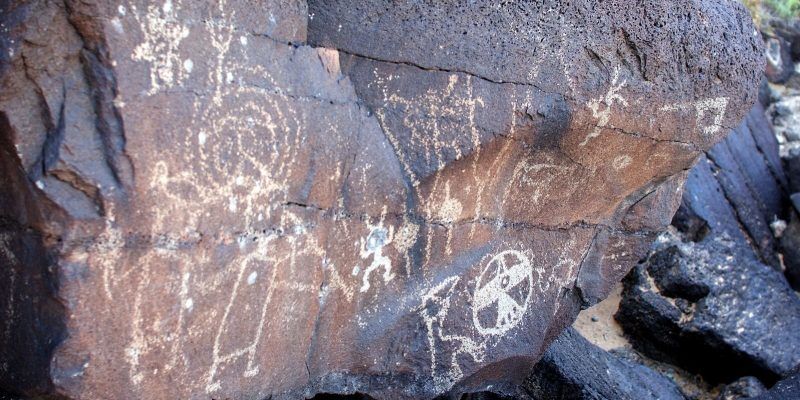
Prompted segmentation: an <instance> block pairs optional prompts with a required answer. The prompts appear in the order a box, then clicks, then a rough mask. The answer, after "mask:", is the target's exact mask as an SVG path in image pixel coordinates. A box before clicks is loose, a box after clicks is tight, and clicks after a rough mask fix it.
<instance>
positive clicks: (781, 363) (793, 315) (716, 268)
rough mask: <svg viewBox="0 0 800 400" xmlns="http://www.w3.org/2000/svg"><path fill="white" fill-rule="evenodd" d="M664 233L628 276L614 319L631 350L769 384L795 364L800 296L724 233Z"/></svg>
mask: <svg viewBox="0 0 800 400" xmlns="http://www.w3.org/2000/svg"><path fill="white" fill-rule="evenodd" d="M679 235H680V234H679V233H671V234H665V235H664V236H662V237H661V238H660V239H659V242H658V244H657V246H656V250H655V251H654V253H653V254H652V255H651V256H650V257H649V258H648V259H647V261H646V262H644V263H643V264H642V265H639V266H638V267H636V268H635V269H634V270H633V271H632V272H631V274H630V275H629V276H628V277H626V278H625V281H624V282H625V288H624V290H623V298H622V302H621V304H620V309H619V311H618V313H617V315H616V318H617V320H618V321H619V322H620V324H622V326H623V328H624V329H625V332H626V335H628V336H629V339H630V340H631V342H632V343H633V345H634V347H635V348H636V349H637V350H639V351H641V352H643V353H645V354H647V355H649V356H651V357H653V358H656V359H658V360H663V361H667V362H671V363H674V364H676V365H678V366H681V367H682V368H684V369H686V370H689V371H693V372H698V373H701V374H703V375H704V376H705V377H707V378H708V379H710V380H712V381H717V382H720V381H722V382H725V381H731V380H734V379H736V378H738V377H740V376H747V375H751V376H756V377H758V378H759V379H761V380H762V381H764V382H767V383H773V382H775V381H776V380H777V379H778V378H779V377H780V376H782V375H783V374H785V373H787V372H788V371H790V370H791V369H792V368H794V366H795V365H797V364H798V363H800V353H798V352H796V351H787V350H788V349H797V348H800V298H798V296H797V295H796V293H795V292H794V291H793V290H792V289H791V288H790V287H789V285H788V284H787V283H786V281H785V279H784V278H783V276H782V274H781V273H780V272H778V271H776V270H774V269H772V268H770V267H768V266H766V265H764V264H762V263H761V262H759V261H758V260H757V259H756V258H755V257H754V256H753V255H752V254H751V253H749V252H747V251H743V250H742V249H740V248H739V246H738V245H737V244H736V242H734V241H733V240H731V239H728V238H726V237H725V236H726V235H724V234H722V235H720V236H716V237H714V238H713V239H711V240H708V239H707V240H705V241H703V242H701V243H695V242H691V241H688V240H685V239H684V238H681V237H680V236H679Z"/></svg>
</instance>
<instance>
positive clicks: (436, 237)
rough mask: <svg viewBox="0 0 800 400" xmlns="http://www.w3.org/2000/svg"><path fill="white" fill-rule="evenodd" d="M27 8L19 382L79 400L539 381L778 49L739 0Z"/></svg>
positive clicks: (10, 185)
mask: <svg viewBox="0 0 800 400" xmlns="http://www.w3.org/2000/svg"><path fill="white" fill-rule="evenodd" d="M3 7H4V9H3V12H2V13H0V22H1V23H2V27H3V28H2V30H0V43H3V46H2V50H3V51H2V52H1V53H0V187H2V190H0V263H1V264H2V266H3V268H0V287H3V288H8V290H7V291H5V293H3V294H4V295H3V296H0V310H2V312H3V313H4V314H3V318H0V366H2V371H3V374H0V388H3V389H7V390H11V391H14V392H17V393H22V394H26V395H43V396H48V395H58V396H62V397H65V398H72V399H95V398H120V399H126V398H154V399H155V398H209V397H213V398H228V397H229V398H267V397H271V398H275V399H278V398H299V397H309V398H310V397H313V396H314V395H316V394H317V393H329V394H348V393H362V394H364V395H369V396H373V397H375V398H420V397H422V398H429V397H434V396H437V395H441V394H445V393H448V394H450V395H454V396H456V395H458V394H459V393H462V392H478V391H482V390H485V389H486V388H487V387H488V386H493V385H502V384H505V383H507V382H517V383H519V382H521V381H522V380H523V379H524V378H525V377H526V376H527V375H528V372H529V370H530V368H531V367H532V366H533V365H534V364H535V362H536V361H537V360H538V359H539V358H540V356H541V355H542V353H543V352H544V350H545V349H546V347H547V345H548V344H549V343H550V342H551V341H552V340H553V339H555V338H556V337H557V336H558V335H559V333H560V332H561V331H562V330H563V329H564V328H565V327H567V326H569V325H570V323H571V322H572V320H573V319H574V318H575V315H576V313H577V312H578V309H579V308H580V307H581V306H585V305H588V304H592V303H593V302H596V301H598V300H599V299H602V298H603V297H605V296H606V295H607V294H608V292H609V291H610V290H611V287H612V286H613V285H614V283H615V282H617V281H618V280H619V279H621V278H622V277H623V276H624V275H625V274H626V273H627V271H628V270H629V268H630V267H631V266H632V265H633V264H634V263H635V262H636V261H637V260H639V259H640V258H641V257H642V256H643V255H644V254H646V251H647V249H648V246H649V242H650V240H651V239H652V238H653V237H654V235H655V234H656V233H657V232H659V231H660V230H661V229H662V228H663V227H664V226H665V225H666V224H667V222H668V221H669V218H670V216H671V215H672V214H673V212H674V210H675V209H676V208H677V206H678V203H679V199H680V196H681V192H680V187H681V184H682V181H683V179H684V178H685V171H686V170H687V169H688V168H689V166H690V165H691V164H692V162H693V161H694V160H695V159H696V157H697V156H698V155H699V154H701V152H702V151H703V150H705V149H707V148H708V147H710V146H711V145H713V144H714V143H716V142H717V141H719V140H720V139H721V138H722V137H723V136H724V135H726V134H727V132H728V130H729V129H730V128H732V127H734V126H736V125H737V124H738V123H739V121H740V119H741V118H742V117H743V116H744V114H745V113H746V112H747V110H748V109H750V107H751V104H752V103H753V102H754V101H755V99H756V96H757V90H756V89H757V85H758V82H759V80H760V75H761V71H759V68H758V67H757V66H758V65H759V64H758V60H759V57H760V56H761V54H762V53H763V52H762V48H761V42H760V39H759V38H758V37H757V36H754V35H753V26H752V23H751V20H750V17H749V15H748V14H747V11H746V10H745V9H744V7H742V6H741V5H740V4H739V3H737V2H729V1H721V0H679V1H673V2H663V1H658V0H649V1H644V2H640V3H637V4H635V5H633V4H629V3H628V2H615V1H606V2H594V1H572V2H562V3H553V4H550V3H535V2H533V3H531V2H518V3H515V4H513V5H508V6H507V7H498V6H497V4H496V3H493V2H488V1H478V2H473V3H471V4H470V5H469V6H466V5H464V4H463V3H457V2H428V3H416V2H407V3H395V2H391V3H389V2H387V3H381V2H367V3H364V2H360V1H337V2H326V1H311V2H309V3H306V2H304V1H300V0H280V1H278V0H259V1H244V0H222V1H217V2H206V1H187V0H167V1H164V2H160V3H154V2H149V1H143V0H134V1H125V2H122V1H114V0H108V1H99V0H83V1H77V0H66V1H65V2H64V3H61V2H45V1H32V2H12V3H11V4H10V5H8V6H5V5H4V6H3ZM754 226H760V225H758V224H756V225H754ZM769 245H770V243H767V244H765V246H769ZM765 248H766V247H765Z"/></svg>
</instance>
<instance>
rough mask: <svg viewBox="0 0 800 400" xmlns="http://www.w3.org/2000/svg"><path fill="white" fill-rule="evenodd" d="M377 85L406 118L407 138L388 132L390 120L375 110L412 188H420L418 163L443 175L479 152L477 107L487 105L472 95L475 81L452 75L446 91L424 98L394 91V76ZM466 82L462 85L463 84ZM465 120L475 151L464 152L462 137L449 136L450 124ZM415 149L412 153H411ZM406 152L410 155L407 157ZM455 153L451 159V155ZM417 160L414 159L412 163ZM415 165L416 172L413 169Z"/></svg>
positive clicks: (431, 91)
mask: <svg viewBox="0 0 800 400" xmlns="http://www.w3.org/2000/svg"><path fill="white" fill-rule="evenodd" d="M375 78H376V79H375V84H376V85H377V86H378V87H379V88H381V90H382V91H383V97H384V101H385V102H387V103H388V104H390V105H391V107H392V108H395V109H396V110H397V111H398V112H400V113H401V114H399V115H402V116H403V119H402V125H403V128H404V129H408V131H409V133H408V136H407V137H405V136H402V137H401V136H400V135H399V134H398V133H396V132H393V131H392V130H391V129H388V128H387V127H388V126H389V123H388V122H389V121H388V119H387V118H388V116H387V115H386V114H385V112H386V111H385V110H384V109H378V110H376V116H377V117H378V119H379V120H380V121H381V124H382V126H383V127H384V131H385V132H386V135H387V137H388V139H389V141H390V142H391V144H392V146H393V148H394V150H395V153H396V154H397V157H398V159H399V160H400V163H401V164H402V166H403V169H404V170H405V172H406V173H407V174H408V176H409V179H410V180H411V182H412V185H413V186H418V185H419V184H420V179H422V178H424V176H422V177H421V176H419V172H420V171H419V170H418V167H416V165H417V163H419V162H422V163H424V165H425V166H426V167H428V168H430V169H433V170H434V171H440V170H441V169H443V168H444V167H445V166H446V164H447V163H448V162H449V161H450V160H451V159H455V160H458V159H461V158H462V157H464V156H465V155H466V153H465V150H467V151H470V152H472V151H479V148H480V141H479V140H478V132H477V127H476V126H475V122H474V121H475V112H476V109H477V108H478V107H483V106H484V105H485V104H484V101H483V98H481V97H480V96H476V95H474V93H473V83H472V77H471V76H466V77H460V76H459V75H458V74H450V75H449V76H448V77H447V85H446V86H445V87H444V88H433V87H432V88H429V89H427V90H426V91H425V92H424V93H423V94H421V95H417V96H414V97H406V96H404V95H402V94H400V93H399V91H391V92H390V89H389V87H390V86H392V84H393V80H394V79H395V76H393V75H389V76H388V77H383V76H376V77H375ZM460 80H463V82H460ZM465 116H466V119H467V121H468V122H467V129H468V130H469V131H470V138H471V140H472V143H471V146H472V148H465V146H464V145H463V144H462V143H460V141H459V139H461V138H460V137H452V136H448V135H447V134H446V133H447V131H448V129H447V126H446V125H447V124H451V123H452V121H453V120H460V119H463V118H464V117H465ZM410 146H413V147H414V149H413V152H409V151H408V150H410V149H409V147H410ZM406 152H408V153H410V154H406ZM450 153H452V155H449V154H450ZM409 157H415V159H409ZM412 165H415V168H412Z"/></svg>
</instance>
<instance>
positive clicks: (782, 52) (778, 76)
mask: <svg viewBox="0 0 800 400" xmlns="http://www.w3.org/2000/svg"><path fill="white" fill-rule="evenodd" d="M764 41H765V42H766V55H767V68H766V70H765V74H766V76H767V79H769V81H770V82H772V83H784V82H786V81H787V80H788V79H789V77H790V76H792V73H794V62H792V44H791V42H789V41H788V40H786V39H784V38H783V37H781V36H773V35H767V36H766V37H765V38H764Z"/></svg>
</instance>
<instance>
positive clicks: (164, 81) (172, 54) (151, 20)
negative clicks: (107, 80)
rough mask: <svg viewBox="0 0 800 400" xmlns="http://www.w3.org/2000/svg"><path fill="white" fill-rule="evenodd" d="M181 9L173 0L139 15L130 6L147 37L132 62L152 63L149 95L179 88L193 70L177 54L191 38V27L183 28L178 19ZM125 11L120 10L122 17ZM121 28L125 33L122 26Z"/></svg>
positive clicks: (152, 5)
mask: <svg viewBox="0 0 800 400" xmlns="http://www.w3.org/2000/svg"><path fill="white" fill-rule="evenodd" d="M120 7H122V6H120ZM178 8H180V2H178V4H177V7H173V4H172V0H167V1H165V2H164V3H161V4H158V3H154V4H151V5H148V6H147V13H146V14H145V15H144V16H140V13H139V12H138V10H137V9H136V6H135V5H131V15H133V17H134V18H135V20H136V22H137V25H138V26H140V27H142V33H143V34H144V42H142V43H141V44H140V45H139V46H137V47H136V48H135V49H134V50H133V54H132V55H131V57H132V58H133V60H136V61H144V62H147V63H149V64H150V89H149V90H148V91H147V93H148V94H154V93H156V92H158V91H159V90H162V89H168V88H171V87H173V86H176V85H180V84H181V82H182V81H183V79H185V77H186V76H187V75H188V74H189V73H191V67H188V68H186V67H185V64H183V63H182V62H181V58H180V54H179V53H178V48H179V47H180V44H181V41H183V39H186V37H188V36H189V28H188V27H186V26H185V25H183V23H182V22H181V21H180V19H179V18H178V16H177V9H178ZM124 9H125V8H124V7H123V8H120V15H121V16H125V12H123V11H122V10H124ZM118 29H119V30H122V27H121V25H120V28H118ZM190 62H191V61H190ZM182 66H184V68H183V69H182V68H181V67H182Z"/></svg>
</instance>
